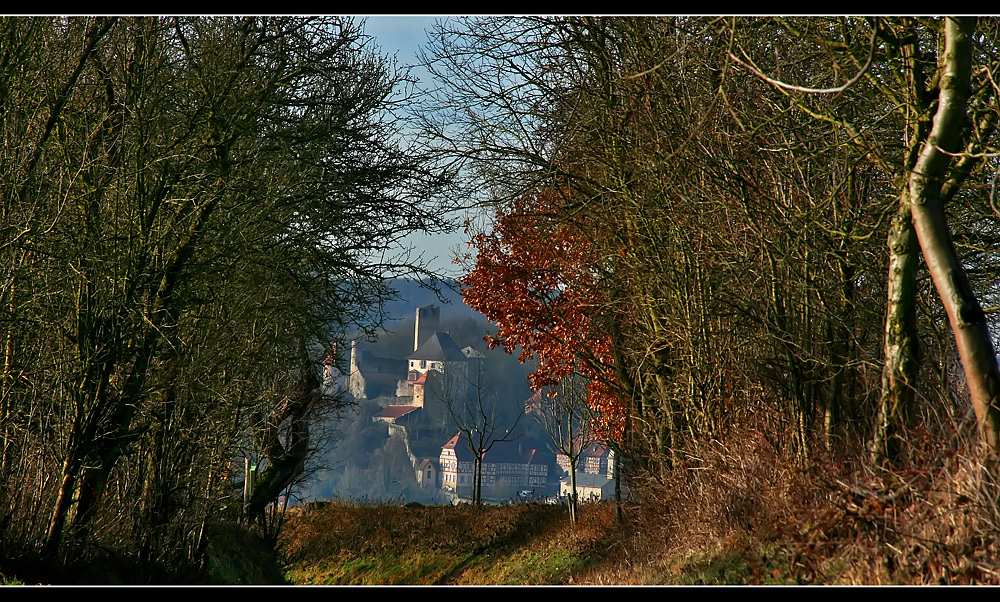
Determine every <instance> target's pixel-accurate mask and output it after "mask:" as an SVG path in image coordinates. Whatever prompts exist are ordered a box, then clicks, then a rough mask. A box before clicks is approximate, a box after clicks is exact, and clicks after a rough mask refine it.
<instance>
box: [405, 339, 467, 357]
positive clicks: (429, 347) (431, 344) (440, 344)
mask: <svg viewBox="0 0 1000 602" xmlns="http://www.w3.org/2000/svg"><path fill="white" fill-rule="evenodd" d="M406 359H408V360H431V361H434V362H457V361H466V360H467V359H468V358H467V357H465V354H464V353H462V350H461V349H459V348H458V345H457V344H456V343H455V341H453V340H452V338H451V337H450V336H448V333H447V332H435V333H434V334H433V335H431V337H430V338H429V339H427V340H426V341H424V342H423V343H421V345H420V347H418V348H417V350H416V351H414V352H413V355H411V356H409V357H408V358H406Z"/></svg>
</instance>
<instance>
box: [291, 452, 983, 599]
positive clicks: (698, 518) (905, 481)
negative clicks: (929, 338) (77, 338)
mask: <svg viewBox="0 0 1000 602" xmlns="http://www.w3.org/2000/svg"><path fill="white" fill-rule="evenodd" d="M924 444H925V448H924V449H918V450H916V451H917V452H919V453H918V454H917V456H918V457H919V458H921V463H920V464H919V467H918V468H909V469H901V470H895V471H884V470H880V471H876V470H871V469H865V468H856V467H855V468H849V467H845V466H843V465H839V464H838V463H837V462H836V461H835V459H832V458H816V459H815V461H814V463H813V464H814V467H813V468H809V469H806V470H799V469H795V468H792V463H791V462H789V461H788V459H787V458H784V457H782V456H781V455H780V454H778V453H776V452H775V451H774V450H773V449H771V448H770V447H769V446H768V445H767V443H766V441H765V440H764V439H763V438H761V437H756V436H753V435H746V436H744V437H742V438H737V437H731V438H730V442H729V444H728V445H725V446H724V445H721V444H718V443H713V444H711V445H709V446H706V448H705V449H703V450H702V451H701V452H700V453H699V454H698V455H697V456H691V457H690V458H689V460H688V462H687V464H686V465H685V466H682V467H679V469H678V470H677V471H675V472H674V473H673V474H672V475H671V476H670V477H669V479H668V480H667V482H660V483H653V482H646V483H639V484H638V486H637V487H636V489H637V490H638V492H639V499H637V500H636V501H634V502H632V503H630V504H629V505H628V506H626V508H625V514H624V517H625V518H624V524H622V525H616V524H615V521H614V508H613V506H611V505H609V504H607V505H606V504H598V505H590V506H584V507H583V509H582V512H581V520H580V523H579V524H578V525H577V527H576V528H575V529H574V528H571V527H570V525H569V522H568V519H567V517H566V513H565V510H564V509H563V508H561V507H556V506H542V505H527V506H524V505H522V506H502V507H487V508H483V509H480V510H476V509H475V508H472V507H469V506H460V507H427V508H405V507H398V506H368V507H365V506H358V505H349V504H331V505H329V506H327V507H325V508H319V509H313V510H304V511H299V512H298V513H297V514H296V515H295V516H294V517H292V519H291V520H290V521H289V523H288V527H287V529H286V531H285V533H284V536H283V540H282V541H283V552H284V554H285V557H286V559H287V563H288V571H287V572H286V575H287V576H289V578H290V579H291V581H292V582H296V583H452V584H464V583H479V584H510V583H518V584H535V583H537V584H700V583H706V584H726V583H781V584H785V583H789V584H791V583H827V584H923V583H947V584H971V583H1000V562H998V558H1000V556H998V554H997V536H998V535H1000V509H998V499H1000V485H998V483H1000V479H998V475H997V474H996V469H992V470H991V469H987V468H986V467H985V466H984V464H983V463H982V462H980V461H978V460H976V459H974V456H975V454H974V453H970V452H968V451H967V450H968V449H969V448H970V446H969V445H968V442H967V441H965V440H963V439H961V438H960V437H958V436H957V435H956V436H955V437H953V438H952V440H950V441H944V442H935V441H934V440H933V439H924ZM926 458H933V461H928V460H926Z"/></svg>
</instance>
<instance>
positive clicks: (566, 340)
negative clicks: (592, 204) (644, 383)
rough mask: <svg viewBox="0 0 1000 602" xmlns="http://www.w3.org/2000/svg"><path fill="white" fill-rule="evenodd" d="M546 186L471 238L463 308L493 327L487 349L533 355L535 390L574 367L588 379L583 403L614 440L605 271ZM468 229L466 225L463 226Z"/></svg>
mask: <svg viewBox="0 0 1000 602" xmlns="http://www.w3.org/2000/svg"><path fill="white" fill-rule="evenodd" d="M559 201H560V199H559V197H558V195H557V194H556V193H555V192H554V191H548V192H542V193H538V194H535V195H532V196H528V197H522V198H521V199H519V200H518V201H517V202H516V203H515V204H514V205H513V206H512V207H510V208H509V209H507V210H506V211H504V212H501V213H499V214H498V215H497V218H496V221H495V223H494V226H493V230H492V231H491V232H489V233H483V232H480V233H477V234H474V235H472V237H471V242H470V246H471V247H473V248H475V250H476V258H475V264H474V267H473V269H472V270H471V271H470V272H469V273H468V274H467V275H466V276H465V277H464V278H462V279H461V281H460V284H461V286H462V296H463V297H464V298H465V302H466V303H467V304H468V305H469V306H470V307H473V308H475V309H476V310H478V311H479V312H481V313H483V314H484V315H486V316H487V317H488V318H489V319H490V320H491V321H493V322H495V323H496V324H497V327H498V330H497V333H496V335H487V336H486V337H485V340H486V341H487V342H488V343H489V346H490V348H491V349H492V348H495V347H499V346H501V345H502V346H503V348H504V350H505V351H506V352H507V353H513V351H514V350H515V349H520V350H521V351H520V357H519V359H520V361H521V362H525V361H528V360H531V359H533V358H536V357H537V358H538V360H539V367H538V369H537V370H536V371H535V372H534V373H532V374H531V376H530V377H529V380H530V382H531V386H532V387H533V388H535V389H541V388H543V387H546V386H552V385H555V384H557V383H558V382H559V381H560V380H562V379H563V378H565V377H567V376H569V375H570V374H572V373H574V372H578V373H580V374H582V375H584V376H585V377H587V378H588V380H589V385H588V403H589V404H590V406H591V407H592V408H593V409H594V410H596V411H597V413H598V416H599V418H598V419H597V423H596V424H595V425H594V426H595V428H596V429H597V430H598V432H599V433H600V434H601V436H603V437H605V438H608V439H615V440H620V438H621V434H622V431H623V428H624V419H625V410H624V406H623V404H622V403H621V401H620V399H619V396H618V395H617V390H618V385H617V378H616V376H615V368H614V356H613V353H612V347H611V339H610V337H609V336H608V335H607V334H606V333H605V332H603V330H602V311H603V310H604V309H606V308H607V295H606V293H605V289H604V287H602V286H601V279H602V278H603V277H605V276H606V275H607V273H606V272H607V269H606V266H605V265H604V263H602V261H601V258H600V257H599V256H598V254H597V252H596V249H595V247H594V245H593V244H592V243H591V242H590V238H589V235H593V232H594V231H593V230H592V229H589V228H586V224H580V223H571V222H569V221H568V220H566V219H563V218H561V217H560V212H559V211H558V209H559V206H560V204H559ZM466 232H469V227H468V226H467V227H466Z"/></svg>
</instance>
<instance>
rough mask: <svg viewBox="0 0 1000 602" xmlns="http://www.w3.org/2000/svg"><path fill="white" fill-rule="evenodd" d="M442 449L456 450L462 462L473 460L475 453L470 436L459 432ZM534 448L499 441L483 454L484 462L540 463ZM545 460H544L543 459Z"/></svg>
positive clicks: (456, 455)
mask: <svg viewBox="0 0 1000 602" xmlns="http://www.w3.org/2000/svg"><path fill="white" fill-rule="evenodd" d="M441 449H451V450H455V457H456V458H457V459H458V460H459V461H462V462H472V461H473V455H472V452H470V451H469V438H468V437H467V436H466V435H465V433H457V434H456V435H455V436H454V437H452V438H451V439H449V440H448V442H447V443H445V444H444V445H442V446H441ZM538 456H539V454H537V453H536V450H535V449H534V448H527V449H524V448H522V447H521V445H519V444H518V442H517V441H497V442H496V443H494V444H493V446H492V447H490V449H489V451H487V452H486V455H484V456H483V463H484V464H538V463H539V461H540V460H541V458H539V457H538ZM543 462H544V461H543Z"/></svg>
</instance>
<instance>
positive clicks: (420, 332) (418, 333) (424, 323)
mask: <svg viewBox="0 0 1000 602" xmlns="http://www.w3.org/2000/svg"><path fill="white" fill-rule="evenodd" d="M440 326H441V308H440V307H438V306H437V305H428V306H427V307H418V308H417V322H416V324H415V325H414V326H413V350H414V351H416V350H417V348H418V347H420V343H423V342H424V341H426V340H427V339H428V338H430V336H431V335H433V334H434V333H435V332H436V331H437V329H438V328H439V327H440Z"/></svg>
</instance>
